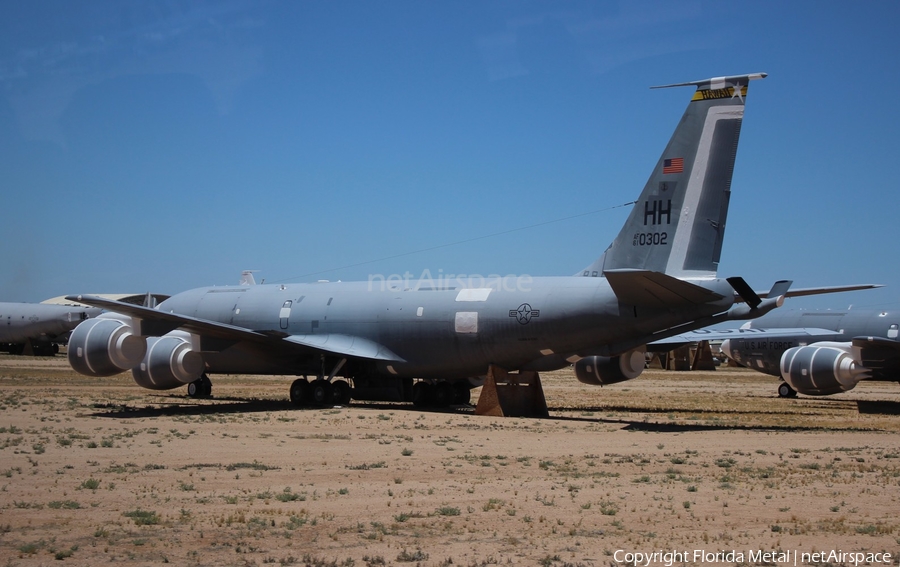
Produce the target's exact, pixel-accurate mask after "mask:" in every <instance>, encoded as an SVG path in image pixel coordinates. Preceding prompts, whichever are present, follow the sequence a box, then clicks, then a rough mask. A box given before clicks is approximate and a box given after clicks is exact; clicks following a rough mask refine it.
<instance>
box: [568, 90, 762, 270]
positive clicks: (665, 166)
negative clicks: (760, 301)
mask: <svg viewBox="0 0 900 567" xmlns="http://www.w3.org/2000/svg"><path fill="white" fill-rule="evenodd" d="M765 77H766V74H765V73H756V74H750V75H737V76H732V77H718V78H714V79H706V80H703V81H694V82H690V83H680V84H676V85H665V86H663V87H653V88H667V87H679V86H695V87H697V91H696V92H695V93H694V96H693V98H692V99H691V102H690V103H689V104H688V107H687V110H685V112H684V116H682V118H681V122H679V123H678V126H677V128H676V129H675V133H674V134H672V138H671V139H670V140H669V144H668V145H667V146H666V149H665V151H664V152H663V154H662V156H661V157H660V158H659V161H658V162H657V164H656V167H654V169H653V173H652V174H651V175H650V179H649V180H648V181H647V184H646V185H645V186H644V190H643V192H642V193H641V196H640V198H639V199H638V201H637V202H636V204H635V206H634V209H633V210H632V211H631V215H630V216H629V217H628V220H627V222H626V223H625V226H623V227H622V231H621V232H619V235H618V236H617V237H616V239H615V240H614V241H613V243H612V244H611V245H610V247H609V248H608V249H607V250H606V252H604V254H603V256H601V257H600V258H598V259H597V260H596V261H595V262H594V263H593V264H591V265H590V266H588V267H587V268H585V269H584V270H583V271H582V272H581V273H580V275H582V276H588V277H597V276H603V272H604V271H607V270H621V269H639V270H651V271H655V272H662V273H665V274H668V275H671V276H675V277H679V278H701V279H702V278H714V277H715V276H716V270H717V268H718V265H719V255H720V253H721V251H722V239H723V237H724V235H725V219H726V217H727V215H728V201H729V198H730V196H731V174H732V171H733V170H734V158H735V155H736V153H737V144H738V137H739V136H740V133H741V121H742V120H743V116H744V103H745V101H746V98H747V86H748V84H749V82H750V81H751V80H753V79H763V78H765Z"/></svg>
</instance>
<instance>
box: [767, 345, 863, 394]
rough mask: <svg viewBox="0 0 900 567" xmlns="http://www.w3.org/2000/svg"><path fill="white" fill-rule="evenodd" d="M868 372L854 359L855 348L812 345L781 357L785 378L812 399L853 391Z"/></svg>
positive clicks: (792, 349)
mask: <svg viewBox="0 0 900 567" xmlns="http://www.w3.org/2000/svg"><path fill="white" fill-rule="evenodd" d="M867 376H868V370H867V369H866V368H865V367H863V366H862V365H861V364H860V363H859V362H857V361H856V360H854V358H853V355H852V351H851V347H848V346H844V345H838V344H835V345H831V346H822V344H821V343H820V344H818V345H810V346H802V347H794V348H790V349H788V350H786V351H785V352H784V354H783V355H781V377H782V378H783V379H784V381H785V382H787V383H788V384H789V385H790V386H791V387H792V388H793V389H795V390H797V391H798V392H800V393H801V394H807V395H809V396H827V395H829V394H837V393H839V392H846V391H848V390H852V389H853V388H854V387H856V385H857V384H858V383H859V381H860V380H862V379H863V378H866V377H867Z"/></svg>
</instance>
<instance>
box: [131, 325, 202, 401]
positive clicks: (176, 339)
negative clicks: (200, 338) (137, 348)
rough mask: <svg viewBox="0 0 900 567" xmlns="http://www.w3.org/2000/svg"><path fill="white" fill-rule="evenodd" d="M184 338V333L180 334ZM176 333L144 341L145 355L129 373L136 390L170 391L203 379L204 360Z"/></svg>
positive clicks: (188, 342) (185, 339)
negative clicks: (145, 344) (145, 346)
mask: <svg viewBox="0 0 900 567" xmlns="http://www.w3.org/2000/svg"><path fill="white" fill-rule="evenodd" d="M183 334H184V335H186V333H183ZM183 334H182V333H181V332H179V331H175V332H173V333H170V334H168V335H166V336H164V337H151V338H148V339H147V354H146V356H144V359H143V360H142V361H141V363H140V365H138V366H135V367H134V368H133V369H132V370H131V375H132V376H134V381H135V382H136V383H137V385H138V386H141V387H142V388H147V389H149V390H171V389H172V388H178V387H179V386H184V385H185V384H190V383H191V382H193V381H195V380H197V379H199V378H200V376H201V375H203V357H202V356H201V355H200V353H198V352H197V351H195V350H193V349H192V348H191V342H190V340H188V338H186V337H184V336H182V335H183Z"/></svg>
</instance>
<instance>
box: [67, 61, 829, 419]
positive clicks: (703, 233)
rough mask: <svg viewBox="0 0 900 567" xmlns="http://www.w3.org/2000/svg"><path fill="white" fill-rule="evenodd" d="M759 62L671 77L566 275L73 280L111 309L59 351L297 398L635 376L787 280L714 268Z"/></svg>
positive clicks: (172, 377)
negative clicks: (261, 386)
mask: <svg viewBox="0 0 900 567" xmlns="http://www.w3.org/2000/svg"><path fill="white" fill-rule="evenodd" d="M765 76H766V75H765V74H764V73H757V74H749V75H738V76H731V77H719V78H713V79H706V80H702V81H694V82H689V83H681V84H679V85H667V86H672V87H674V86H693V87H696V91H695V93H694V95H693V97H692V99H691V101H690V103H689V104H688V107H687V110H686V111H685V113H684V115H683V117H682V119H681V121H680V122H679V123H678V126H677V127H676V129H675V132H674V134H673V135H672V138H671V140H670V141H669V143H668V145H667V146H666V148H665V151H664V152H663V154H662V156H661V157H660V158H659V161H658V162H657V163H656V165H655V166H654V168H653V172H652V173H651V175H650V179H649V180H648V182H647V184H646V185H645V187H644V189H643V191H642V193H641V194H640V197H639V198H638V200H637V201H636V205H635V206H634V208H633V210H632V212H631V214H630V216H629V217H628V220H627V221H626V223H625V225H624V227H623V228H622V230H621V232H620V233H619V235H618V236H617V237H616V239H615V240H614V241H613V243H612V244H611V245H610V246H609V248H608V249H607V250H606V252H605V253H604V254H603V255H602V256H601V257H600V258H599V259H597V260H596V261H594V262H593V263H592V264H590V265H589V266H588V267H587V268H585V269H584V270H582V271H579V272H578V273H577V274H576V275H575V276H563V277H534V278H532V277H528V276H521V277H512V276H510V277H507V278H500V277H497V278H489V279H487V280H472V279H468V280H466V279H463V278H457V279H452V280H451V281H448V280H447V279H446V278H439V279H438V280H437V281H435V280H434V279H425V280H423V279H419V280H418V281H410V280H408V279H407V280H403V279H399V278H397V279H392V278H387V279H381V280H373V279H371V278H370V280H369V281H368V282H319V283H303V284H290V285H288V284H267V285H244V286H225V287H204V288H198V289H192V290H189V291H185V292H183V293H179V294H177V295H174V296H172V297H171V298H169V299H167V300H165V301H163V302H162V303H160V304H159V305H158V306H157V307H156V308H155V309H151V308H146V307H140V306H135V305H125V304H122V303H119V302H115V301H108V300H104V299H102V298H97V297H93V296H81V295H79V296H70V297H71V298H72V299H73V300H77V301H79V302H83V303H86V304H89V305H94V306H97V307H103V308H105V309H108V310H109V311H110V313H107V314H104V315H102V316H101V317H98V318H97V319H94V320H91V321H87V322H85V323H82V324H81V325H79V326H78V327H77V328H76V329H75V331H74V332H73V334H72V337H71V339H70V342H69V354H68V356H69V362H70V364H71V365H72V368H74V369H75V370H77V371H78V372H80V373H82V374H86V375H89V376H109V375H113V374H117V373H119V372H123V371H126V370H131V371H132V375H133V376H134V380H135V381H136V382H137V384H138V385H140V386H142V387H144V388H149V389H152V390H166V389H172V388H177V387H179V386H182V385H185V384H187V385H188V394H189V395H191V396H208V395H209V394H210V392H211V383H210V380H209V378H208V375H209V374H215V373H243V374H287V375H295V376H302V377H301V378H298V379H296V380H295V381H294V382H293V383H292V385H291V388H290V399H291V400H292V401H293V402H294V403H296V404H298V405H302V404H308V403H312V404H318V405H321V404H332V403H347V402H349V401H350V400H351V399H356V400H385V401H412V402H414V403H415V404H417V405H428V404H435V405H446V404H448V403H466V402H468V401H469V397H470V390H471V388H473V387H475V386H476V385H478V384H480V383H481V382H480V381H479V378H481V379H483V377H484V376H485V375H486V374H487V373H488V371H489V367H491V366H492V365H493V366H494V367H499V368H501V369H503V370H520V371H522V370H534V371H545V370H551V369H558V368H563V367H565V366H567V365H569V364H574V365H575V374H576V376H577V378H578V379H579V380H581V381H582V382H586V383H589V384H607V383H613V382H617V381H622V380H627V379H631V378H635V377H637V376H638V375H639V374H640V373H641V371H642V370H643V368H644V352H645V345H646V344H647V343H648V342H652V341H654V340H657V339H659V338H663V337H666V336H670V335H673V334H677V333H681V332H684V331H688V330H692V329H697V328H701V327H706V326H709V325H711V324H716V323H719V322H721V321H730V320H742V319H751V318H754V317H758V316H760V315H763V314H764V313H766V312H768V311H770V310H772V309H774V308H775V307H777V306H779V305H781V304H782V302H783V299H784V297H785V296H787V295H790V294H789V293H788V288H789V287H790V282H786V281H782V282H776V283H775V285H774V286H773V287H772V289H771V290H770V291H769V292H768V293H763V294H760V293H757V292H754V291H753V289H752V288H750V286H749V285H748V284H747V283H746V282H744V280H742V279H741V278H739V277H735V278H728V279H720V278H718V277H717V276H716V271H717V267H718V263H719V255H720V253H721V250H722V239H723V236H724V232H725V219H726V215H727V212H728V203H729V199H730V196H731V178H732V171H733V167H734V160H735V155H736V151H737V143H738V137H739V134H740V129H741V122H742V119H743V115H744V103H745V102H746V99H747V88H748V84H749V82H750V81H751V80H754V79H762V78H764V77H765ZM814 291H815V290H813V291H810V290H807V292H809V293H812V292H814ZM824 291H834V290H824ZM308 376H312V377H314V379H313V380H309V379H308V378H307V377H308Z"/></svg>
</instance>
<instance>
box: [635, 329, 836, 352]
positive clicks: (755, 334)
mask: <svg viewBox="0 0 900 567" xmlns="http://www.w3.org/2000/svg"><path fill="white" fill-rule="evenodd" d="M840 334H841V333H840V331H832V330H830V329H815V328H808V327H803V328H784V329H699V330H696V331H690V332H687V333H681V334H679V335H674V336H671V337H668V338H665V339H659V340H656V341H653V342H652V343H650V344H648V345H647V346H648V347H661V348H657V349H655V350H667V349H668V348H674V347H676V346H678V345H684V344H689V343H699V342H700V341H724V340H726V339H750V338H760V339H765V340H779V339H788V338H793V337H798V336H801V337H815V338H816V340H827V339H828V338H829V337H833V336H835V335H840ZM651 350H654V349H652V348H651Z"/></svg>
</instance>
